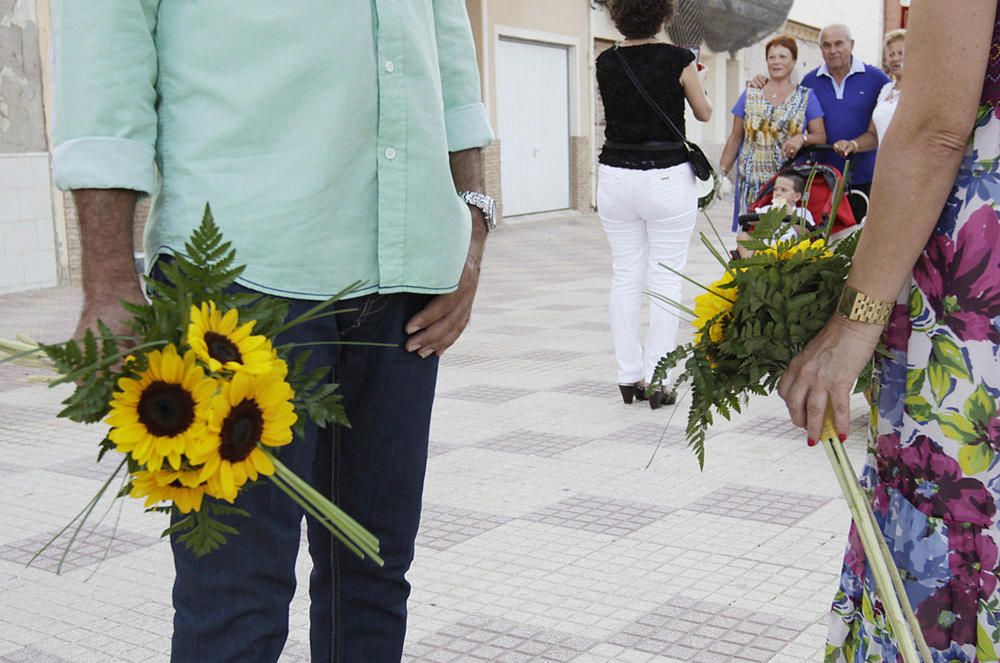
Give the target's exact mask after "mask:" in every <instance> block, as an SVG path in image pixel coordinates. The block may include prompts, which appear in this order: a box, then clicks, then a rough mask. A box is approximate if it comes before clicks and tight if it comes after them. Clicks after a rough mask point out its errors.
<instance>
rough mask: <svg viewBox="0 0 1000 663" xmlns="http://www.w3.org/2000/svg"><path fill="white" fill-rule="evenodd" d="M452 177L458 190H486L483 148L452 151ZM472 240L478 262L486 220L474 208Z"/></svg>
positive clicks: (470, 254) (473, 252) (471, 251)
mask: <svg viewBox="0 0 1000 663" xmlns="http://www.w3.org/2000/svg"><path fill="white" fill-rule="evenodd" d="M450 159H451V177H452V179H453V180H454V181H455V189H456V190H458V191H478V192H480V193H483V192H484V189H485V186H484V184H483V165H482V150H481V149H479V148H478V147H475V148H472V149H470V150H462V151H461V152H452V153H451V154H450ZM472 215H473V223H472V242H471V243H470V244H469V256H470V257H472V258H474V259H475V260H476V262H477V263H478V262H479V261H480V260H481V259H482V257H483V247H484V244H485V242H486V222H485V220H484V218H483V215H482V212H480V211H479V210H478V209H477V208H474V207H473V208H472Z"/></svg>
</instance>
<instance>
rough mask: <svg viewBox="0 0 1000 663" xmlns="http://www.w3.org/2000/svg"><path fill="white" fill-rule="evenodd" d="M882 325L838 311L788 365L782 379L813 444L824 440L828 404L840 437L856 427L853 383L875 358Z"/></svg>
mask: <svg viewBox="0 0 1000 663" xmlns="http://www.w3.org/2000/svg"><path fill="white" fill-rule="evenodd" d="M881 335H882V328H881V327H879V326H878V325H872V324H868V323H865V322H854V321H851V320H848V319H847V318H845V317H843V316H842V315H839V314H835V315H834V316H833V317H832V318H831V319H830V321H829V322H828V323H827V324H826V327H824V328H823V329H822V331H820V333H819V334H817V335H816V337H815V338H814V339H813V340H812V341H810V342H809V344H808V345H807V346H806V347H805V349H803V350H802V352H800V353H799V354H798V355H796V356H795V358H794V359H792V361H791V363H790V364H789V365H788V370H787V371H785V374H784V375H783V376H782V377H781V381H780V382H778V394H779V395H780V396H781V397H782V398H783V399H784V400H785V405H786V406H787V407H788V414H789V416H791V418H792V423H794V424H795V425H796V426H800V427H803V428H805V429H806V432H807V433H808V436H809V441H810V444H815V442H816V441H817V440H819V437H820V432H821V431H822V430H823V416H824V415H825V414H826V407H827V404H828V403H829V404H830V405H831V406H832V407H833V419H834V424H835V425H836V428H837V431H838V433H840V439H841V441H843V440H844V439H845V438H846V437H847V432H848V431H849V430H850V429H851V413H850V398H851V391H852V390H853V389H854V383H855V382H856V381H857V379H858V376H859V375H861V371H863V370H864V368H865V366H866V365H867V364H868V362H869V361H871V359H872V355H873V354H874V353H875V348H876V346H877V345H878V340H879V337H880V336H881Z"/></svg>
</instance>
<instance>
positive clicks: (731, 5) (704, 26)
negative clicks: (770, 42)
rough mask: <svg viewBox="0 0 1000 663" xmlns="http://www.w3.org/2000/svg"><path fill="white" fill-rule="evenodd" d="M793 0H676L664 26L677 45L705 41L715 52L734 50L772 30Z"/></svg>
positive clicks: (783, 18)
mask: <svg viewBox="0 0 1000 663" xmlns="http://www.w3.org/2000/svg"><path fill="white" fill-rule="evenodd" d="M793 2H794V0H679V1H678V3H677V16H676V17H675V18H674V20H673V22H672V23H671V24H670V26H669V27H668V28H667V32H669V33H670V39H671V40H672V41H673V42H674V43H675V44H678V45H683V46H696V45H701V44H706V45H707V46H708V47H709V48H710V49H712V50H713V51H714V52H716V53H721V52H723V51H730V52H735V51H738V50H740V49H741V48H746V47H747V46H751V45H752V44H755V43H757V42H759V41H760V40H761V39H763V38H764V37H766V36H767V35H769V34H771V33H773V32H775V31H776V30H777V29H778V28H780V27H781V26H782V24H784V22H785V19H787V18H788V12H789V11H791V9H792V3H793Z"/></svg>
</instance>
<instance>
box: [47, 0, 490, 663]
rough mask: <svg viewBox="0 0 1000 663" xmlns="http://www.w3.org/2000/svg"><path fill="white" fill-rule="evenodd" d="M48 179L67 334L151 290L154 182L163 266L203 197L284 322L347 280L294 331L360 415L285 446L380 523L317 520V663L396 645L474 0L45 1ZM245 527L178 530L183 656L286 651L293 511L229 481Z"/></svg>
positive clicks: (245, 657) (476, 142)
mask: <svg viewBox="0 0 1000 663" xmlns="http://www.w3.org/2000/svg"><path fill="white" fill-rule="evenodd" d="M52 11H53V22H54V30H55V40H54V59H55V77H56V100H57V105H56V108H57V113H56V127H55V133H56V143H57V146H56V150H55V154H54V165H53V167H54V171H55V180H56V183H57V185H58V186H59V187H60V188H63V189H65V190H72V191H73V192H74V200H75V201H76V205H77V209H78V213H79V219H80V230H81V239H82V244H83V288H84V308H83V311H82V313H81V318H80V323H79V328H78V329H79V331H81V332H82V330H84V329H86V328H88V327H90V326H92V325H93V324H94V323H95V321H96V320H97V319H102V320H104V321H105V322H106V323H109V324H110V325H111V327H112V329H120V328H121V326H122V320H123V318H124V315H125V314H124V313H123V311H122V310H121V308H120V305H119V302H120V301H121V300H126V301H141V300H142V297H143V296H142V292H141V290H140V286H139V283H138V280H137V278H136V275H135V273H134V269H133V267H132V255H133V247H132V240H131V219H132V215H133V212H134V209H135V204H136V199H137V197H138V196H139V195H151V196H152V197H153V205H152V214H151V217H150V219H149V222H148V224H147V228H146V235H145V251H146V255H147V257H148V258H149V262H150V263H151V269H153V270H154V271H155V264H156V262H157V261H158V260H161V259H169V256H170V254H172V253H175V252H178V251H182V250H183V241H184V239H186V238H187V237H188V235H189V234H190V231H191V230H192V229H193V228H194V227H195V225H196V224H197V223H198V222H199V220H200V217H201V210H202V209H203V207H204V205H205V203H206V202H210V203H211V205H212V210H213V213H214V215H215V219H216V222H217V223H218V224H219V226H220V227H221V229H222V231H223V232H224V234H225V235H226V237H227V239H229V240H231V241H232V242H233V244H234V246H235V248H236V250H237V255H238V259H239V261H240V262H241V263H245V264H246V266H247V269H246V271H245V272H244V274H243V276H242V278H241V281H240V286H241V287H243V288H247V289H249V290H252V291H256V292H263V293H268V294H273V295H276V296H281V297H285V298H288V299H289V300H291V302H292V315H295V314H296V313H297V312H298V311H302V310H305V309H307V308H308V307H309V306H310V302H311V301H314V300H318V299H324V298H326V297H328V296H330V295H331V294H334V293H336V292H338V291H339V290H341V289H342V288H344V287H345V286H347V285H348V284H350V283H353V282H355V281H357V280H363V281H364V282H365V285H364V286H363V288H362V289H361V290H360V291H358V292H357V293H354V294H353V295H352V297H354V299H353V300H352V302H351V305H349V306H346V307H345V308H349V309H352V310H353V312H351V313H347V314H344V315H340V316H337V317H335V318H329V319H325V320H320V321H315V322H314V323H311V325H310V326H306V327H300V328H297V330H295V331H293V332H292V333H293V334H295V336H294V337H291V336H290V337H289V338H287V339H286V340H288V341H293V342H298V343H315V342H325V341H337V340H347V341H362V342H364V341H379V342H388V343H394V344H396V345H397V347H394V348H383V347H370V346H365V345H360V346H356V345H346V346H336V345H321V346H317V347H318V348H320V350H318V351H317V352H316V353H315V354H314V356H313V362H314V364H315V365H324V366H333V367H335V369H334V370H333V371H332V372H331V375H330V380H331V381H334V382H337V383H339V384H341V385H342V386H341V391H342V394H343V397H344V404H345V407H346V408H347V412H348V416H349V418H350V419H351V422H352V427H351V429H349V430H348V429H338V430H336V431H318V430H315V429H314V428H312V429H310V430H309V431H308V433H307V435H306V436H305V438H304V439H300V440H297V441H296V442H295V443H294V444H292V445H291V446H290V447H288V448H287V454H283V460H285V462H286V463H287V464H289V465H290V466H292V468H293V469H295V470H296V471H297V472H299V473H300V475H301V476H303V477H305V478H307V479H309V480H310V482H311V483H312V484H313V485H314V486H317V487H318V488H320V489H321V490H324V491H327V492H328V494H330V495H331V496H332V497H333V498H334V499H335V500H336V501H338V503H340V505H341V506H343V507H344V508H345V509H346V510H347V511H348V512H349V513H351V514H352V515H354V516H355V517H356V518H358V520H359V521H360V522H361V523H362V524H364V525H365V526H367V527H368V528H369V529H371V530H372V531H373V532H374V533H375V534H376V535H377V536H378V537H379V538H380V540H381V543H382V551H383V556H384V558H385V560H386V565H385V568H383V569H381V570H379V569H376V568H374V567H373V566H372V565H370V563H366V562H358V561H356V560H355V559H354V558H353V556H352V555H350V553H343V552H342V551H341V550H340V549H339V548H338V547H337V546H336V545H335V544H334V543H333V542H332V541H331V540H330V537H329V535H328V534H327V533H326V532H325V530H323V529H322V528H321V527H319V526H316V524H315V523H313V522H309V519H307V522H309V525H310V526H309V550H310V553H311V556H312V559H313V565H314V570H313V573H312V577H311V582H310V596H311V599H312V604H311V611H310V618H311V637H310V641H311V642H310V644H311V650H312V661H314V663H321V662H325V661H330V662H336V663H383V662H385V663H390V662H391V661H398V660H400V658H401V655H402V644H403V638H404V633H405V622H406V599H407V596H408V594H409V585H408V584H407V582H406V579H405V573H406V571H407V569H408V568H409V565H410V561H411V560H412V557H413V541H414V538H415V536H416V530H417V524H418V521H419V515H420V499H421V492H422V488H423V476H424V468H425V464H426V458H427V435H428V429H429V422H430V412H431V405H432V401H433V393H434V384H435V379H436V372H437V357H438V356H439V355H440V354H441V353H442V352H444V351H445V350H447V349H448V347H450V346H451V344H452V343H454V341H455V340H456V339H457V338H458V336H459V335H460V334H461V332H462V331H463V329H464V328H465V325H466V324H467V322H468V319H469V314H470V311H471V308H472V302H473V299H474V297H475V292H476V287H477V283H478V277H479V264H480V260H481V258H482V254H483V246H484V242H485V238H486V233H487V230H488V228H489V227H491V225H492V222H493V218H492V215H493V207H492V205H491V202H492V201H491V200H490V199H489V198H488V197H486V196H484V195H482V176H481V173H480V168H479V163H480V155H479V151H480V148H482V147H484V146H486V145H488V144H489V143H490V141H491V140H492V132H491V130H490V127H489V123H488V120H487V117H486V113H485V109H484V107H483V105H482V103H481V102H480V82H479V76H478V71H477V66H476V59H475V50H474V46H473V41H472V34H471V29H470V26H469V19H468V15H467V13H466V9H465V2H464V0H367V1H363V2H330V1H329V0H299V1H297V2H293V3H280V5H279V4H275V3H274V2H264V1H263V0H241V1H240V2H234V1H232V0H212V1H211V2H206V1H193V0H184V1H179V2H177V1H175V2H167V1H166V0H163V1H160V0H55V1H54V2H53V9H52ZM237 503H238V505H239V506H242V507H243V508H245V509H246V510H248V511H250V512H251V513H252V514H253V519H252V520H251V521H249V522H248V521H246V520H241V522H239V524H238V525H239V529H240V535H239V536H238V537H234V538H233V539H232V541H231V542H230V543H229V544H228V545H226V546H225V547H223V548H222V550H220V551H217V552H214V553H212V554H211V555H209V556H207V557H204V558H202V559H200V560H195V559H194V558H192V557H191V556H190V555H189V554H188V553H187V552H186V551H184V550H183V548H182V547H179V546H175V547H174V557H175V567H176V571H177V579H176V582H175V586H174V593H173V596H174V606H175V619H174V638H173V652H172V657H171V660H173V661H178V662H185V663H186V662H189V661H190V662H194V661H199V662H203V661H211V662H212V663H219V662H224V661H255V662H256V661H276V660H277V659H278V656H279V655H280V652H281V650H282V647H283V646H284V642H285V639H286V637H287V634H288V604H289V601H290V600H291V597H292V595H293V593H294V588H295V578H294V565H295V557H296V554H297V552H298V548H299V526H300V521H301V519H302V512H301V510H300V509H299V508H298V507H297V506H296V505H295V504H293V503H292V502H291V501H290V500H289V499H288V498H287V497H285V496H284V495H283V494H282V493H280V491H277V490H272V487H271V486H270V485H263V486H261V487H259V488H255V489H253V490H250V491H246V492H245V493H243V494H241V497H240V498H239V500H238V502H237Z"/></svg>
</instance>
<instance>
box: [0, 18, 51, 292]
mask: <svg viewBox="0 0 1000 663" xmlns="http://www.w3.org/2000/svg"><path fill="white" fill-rule="evenodd" d="M38 39H39V31H38V21H37V19H36V12H35V0H0V294H5V293H9V292H17V291H21V290H33V289H36V288H45V287H51V286H54V285H56V280H57V272H58V270H57V264H58V261H57V257H56V239H55V226H54V222H53V208H52V194H51V190H52V189H51V186H52V185H51V178H50V176H49V154H48V141H47V140H46V136H45V112H44V103H43V94H42V59H41V52H40V50H39V45H38Z"/></svg>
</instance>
